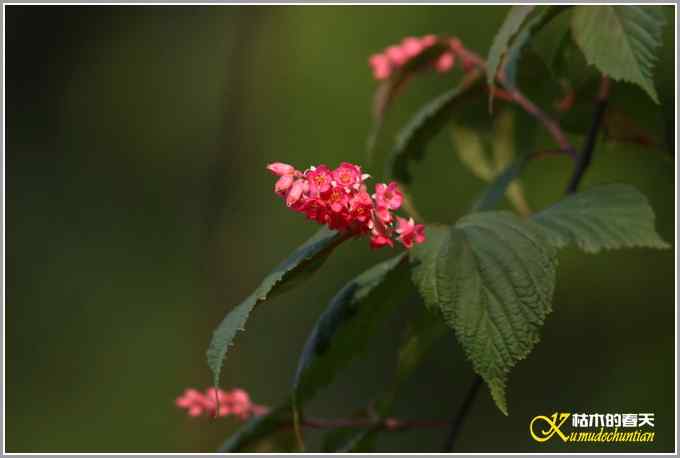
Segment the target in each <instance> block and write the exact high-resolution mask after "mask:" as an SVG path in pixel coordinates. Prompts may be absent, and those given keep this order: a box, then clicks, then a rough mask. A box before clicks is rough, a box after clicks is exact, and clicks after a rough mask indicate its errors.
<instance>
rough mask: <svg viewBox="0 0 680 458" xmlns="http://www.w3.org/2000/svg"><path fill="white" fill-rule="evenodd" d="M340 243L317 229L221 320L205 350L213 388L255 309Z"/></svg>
mask: <svg viewBox="0 0 680 458" xmlns="http://www.w3.org/2000/svg"><path fill="white" fill-rule="evenodd" d="M342 240H344V237H343V236H342V235H341V234H339V233H337V232H335V231H331V230H328V229H325V228H324V229H321V230H320V231H319V232H317V234H316V235H314V236H313V237H312V238H311V239H309V240H308V241H307V242H306V243H305V244H304V245H302V246H300V247H299V248H298V249H297V250H295V251H294V252H293V253H292V254H291V255H290V256H289V257H288V259H286V260H285V261H283V262H282V263H281V264H280V265H279V266H278V267H276V268H275V269H274V270H273V271H272V272H271V273H270V274H269V275H267V276H266V277H265V278H264V280H263V281H262V283H261V284H260V286H258V287H257V289H256V290H255V291H254V292H253V293H252V294H251V295H250V296H248V297H247V298H246V299H245V300H244V301H243V302H241V303H240V304H239V305H238V306H236V307H235V308H234V309H232V310H231V311H230V312H229V313H228V314H227V316H226V317H224V319H223V320H222V322H221V323H220V324H219V326H218V327H217V329H215V332H214V333H213V336H212V340H211V342H210V346H209V347H208V351H207V358H208V366H209V367H210V370H211V371H212V373H213V384H214V385H215V386H217V385H219V381H220V372H221V371H222V363H223V361H224V356H225V355H226V353H227V350H228V349H229V346H230V345H231V344H232V341H233V340H234V337H235V336H236V334H237V333H238V331H240V330H243V329H244V326H245V323H246V321H247V320H248V317H249V316H250V312H252V311H253V309H254V308H255V306H256V305H257V304H258V303H260V302H262V301H264V300H266V299H268V298H271V297H273V296H274V295H276V294H278V293H281V292H283V291H284V290H286V289H288V288H290V287H292V286H294V285H296V284H297V283H298V282H300V281H301V280H303V279H306V278H307V277H308V276H309V275H311V274H312V273H313V272H315V271H316V270H317V269H318V268H319V267H321V265H322V264H323V262H324V261H325V260H326V258H327V257H328V256H329V255H330V254H331V252H332V251H333V249H334V248H335V247H336V246H337V245H338V244H339V243H340V242H341V241H342Z"/></svg>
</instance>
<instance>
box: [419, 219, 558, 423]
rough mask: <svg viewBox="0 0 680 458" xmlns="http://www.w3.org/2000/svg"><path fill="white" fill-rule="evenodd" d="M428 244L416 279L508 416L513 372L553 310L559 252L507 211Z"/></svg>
mask: <svg viewBox="0 0 680 458" xmlns="http://www.w3.org/2000/svg"><path fill="white" fill-rule="evenodd" d="M427 237H428V241H427V242H426V243H424V244H422V245H419V246H417V247H416V248H414V249H413V250H412V260H413V263H414V266H413V280H414V282H415V284H416V286H417V287H418V288H419V290H420V293H421V295H422V296H423V298H424V300H425V302H426V304H428V306H429V307H430V308H432V309H435V308H436V309H439V310H440V311H441V313H442V315H443V317H444V320H445V322H446V323H447V324H448V325H449V326H450V327H451V328H453V329H454V331H455V333H456V336H457V338H458V340H459V342H460V343H461V345H462V346H463V349H464V350H465V353H466V354H467V356H468V358H469V359H470V360H471V361H472V364H473V367H474V369H475V371H476V372H477V373H478V374H479V375H480V376H482V378H484V380H485V381H486V383H487V385H488V386H489V389H490V391H491V395H492V397H493V399H494V400H495V401H496V404H497V405H498V407H499V409H500V410H501V411H502V412H503V413H505V414H507V403H506V398H505V384H506V379H507V376H508V373H509V372H510V369H511V368H512V367H513V366H514V365H515V364H516V363H517V361H519V360H520V359H522V358H524V357H526V356H527V355H528V354H529V352H530V351H531V349H532V348H533V346H534V345H535V343H536V342H537V341H538V331H539V329H540V326H541V325H542V323H543V320H544V319H545V317H546V315H547V314H548V313H549V312H550V310H551V299H552V292H553V288H554V283H555V264H556V262H555V250H554V248H553V247H552V246H551V245H549V244H548V243H547V241H546V239H545V237H544V235H543V232H542V230H541V228H540V227H539V226H538V225H536V224H535V223H532V222H530V221H523V220H521V219H519V218H518V217H516V216H514V215H512V214H511V213H508V212H486V213H476V214H473V215H470V216H467V217H465V218H463V219H461V220H460V221H459V222H458V223H457V224H456V225H455V226H452V227H441V226H430V227H428V229H427Z"/></svg>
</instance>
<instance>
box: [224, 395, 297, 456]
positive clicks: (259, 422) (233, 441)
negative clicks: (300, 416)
mask: <svg viewBox="0 0 680 458" xmlns="http://www.w3.org/2000/svg"><path fill="white" fill-rule="evenodd" d="M290 421H291V419H290V403H288V402H286V403H284V404H281V405H280V406H278V407H276V408H274V409H272V410H270V411H269V412H268V413H266V414H265V415H261V416H257V417H253V418H251V419H250V420H248V421H247V422H246V423H244V424H243V425H242V426H241V427H240V428H239V429H238V431H236V432H235V433H233V434H232V435H231V436H229V437H228V438H227V440H226V441H224V443H223V444H222V446H220V448H219V450H218V453H237V452H242V451H243V450H244V449H246V448H247V447H250V446H252V445H253V444H255V443H256V442H257V441H259V440H261V439H263V438H265V437H267V436H269V435H271V434H273V433H275V432H277V431H278V430H279V429H280V428H281V427H283V426H285V425H286V424H289V423H290Z"/></svg>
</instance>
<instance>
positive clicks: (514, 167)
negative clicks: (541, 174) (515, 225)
mask: <svg viewBox="0 0 680 458" xmlns="http://www.w3.org/2000/svg"><path fill="white" fill-rule="evenodd" d="M530 159H531V154H523V155H521V156H519V157H517V158H515V159H513V161H512V162H510V164H508V165H507V167H505V169H504V170H503V171H501V173H499V174H498V176H496V178H495V179H494V180H493V182H492V183H491V184H490V185H489V186H487V188H486V189H485V190H484V192H483V193H482V195H481V197H480V198H479V199H477V201H476V202H475V203H474V205H473V206H472V209H471V211H472V212H477V211H487V210H491V209H493V208H494V207H495V206H496V204H498V202H499V201H500V200H501V199H502V198H503V195H505V194H506V193H508V194H509V195H508V198H509V199H510V200H511V202H513V205H515V208H518V209H526V208H528V205H527V204H526V203H525V200H524V192H523V191H522V188H517V187H516V188H514V190H512V188H511V186H512V184H518V185H519V183H518V182H517V181H516V180H517V178H518V177H519V176H520V175H521V174H522V171H523V170H524V168H525V167H526V165H527V164H528V163H529V162H530ZM521 213H522V214H524V212H521Z"/></svg>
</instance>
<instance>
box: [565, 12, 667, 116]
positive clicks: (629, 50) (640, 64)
mask: <svg viewBox="0 0 680 458" xmlns="http://www.w3.org/2000/svg"><path fill="white" fill-rule="evenodd" d="M664 23H665V21H664V16H663V12H662V10H661V8H660V7H658V6H641V5H625V6H623V5H622V6H604V5H602V6H578V7H576V8H575V9H574V13H573V16H572V22H571V30H572V34H573V36H574V41H575V42H576V43H577V44H578V46H579V48H580V49H581V51H582V52H583V54H584V55H585V57H586V60H587V61H588V63H589V64H591V65H594V66H595V67H596V68H597V69H598V70H600V71H601V72H602V73H604V74H605V75H608V76H610V77H611V78H613V79H615V80H623V81H628V82H631V83H635V84H637V85H639V86H640V87H641V88H642V89H644V90H645V92H647V94H649V96H650V97H651V98H652V100H654V101H655V102H656V103H659V98H658V96H657V93H656V89H655V88H654V81H653V78H652V70H653V67H654V63H655V62H656V60H657V55H656V49H657V48H658V47H659V46H661V35H662V29H663V26H664Z"/></svg>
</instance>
